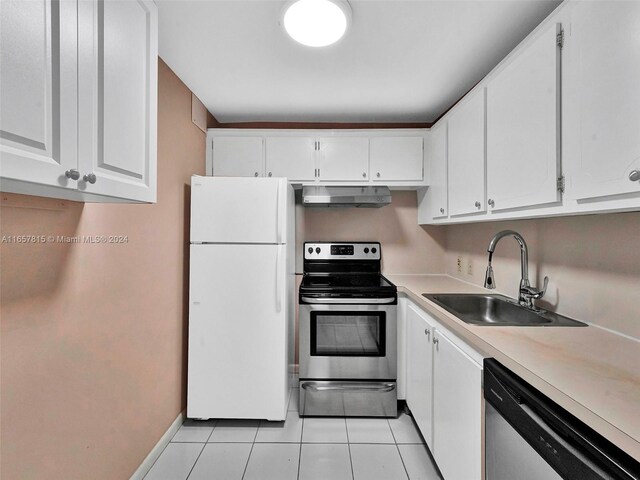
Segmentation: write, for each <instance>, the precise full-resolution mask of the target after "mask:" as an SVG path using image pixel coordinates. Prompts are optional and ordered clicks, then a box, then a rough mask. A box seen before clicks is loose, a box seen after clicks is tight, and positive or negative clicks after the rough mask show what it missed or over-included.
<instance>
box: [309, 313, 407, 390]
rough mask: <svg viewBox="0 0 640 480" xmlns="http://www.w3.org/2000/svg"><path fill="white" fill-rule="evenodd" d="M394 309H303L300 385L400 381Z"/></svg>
mask: <svg viewBox="0 0 640 480" xmlns="http://www.w3.org/2000/svg"><path fill="white" fill-rule="evenodd" d="M396 307H397V306H396V305H366V304H330V305H327V304H323V305H319V304H315V305H305V304H303V305H300V316H299V321H300V327H299V329H300V330H299V331H300V345H299V349H300V380H303V379H314V380H336V379H341V380H380V381H395V380H396V376H397V375H396V368H397V367H396V363H397V362H396V356H397V353H396V350H397V326H396Z"/></svg>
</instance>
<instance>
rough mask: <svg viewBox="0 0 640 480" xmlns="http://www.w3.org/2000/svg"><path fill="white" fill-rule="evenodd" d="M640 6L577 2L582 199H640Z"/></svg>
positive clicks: (574, 37) (578, 187)
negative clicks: (636, 177) (629, 196)
mask: <svg viewBox="0 0 640 480" xmlns="http://www.w3.org/2000/svg"><path fill="white" fill-rule="evenodd" d="M638 25H640V3H638V2H585V3H583V2H576V4H575V5H574V11H573V17H572V25H571V32H572V33H571V37H570V38H568V39H567V42H571V49H572V51H573V52H575V57H576V62H575V65H576V67H575V68H576V72H575V74H574V75H573V76H572V78H573V79H575V80H574V81H575V85H573V86H574V87H575V89H576V90H577V92H576V93H577V105H576V109H577V112H576V115H577V119H576V123H577V124H578V125H579V129H580V131H579V137H578V139H579V140H578V145H577V147H576V150H577V151H576V152H574V153H575V155H576V157H577V160H576V174H575V179H574V186H575V191H576V196H577V198H580V199H582V198H597V197H603V196H607V195H617V194H625V193H640V181H638V180H635V181H633V180H632V178H634V177H633V175H632V176H631V179H630V178H629V176H630V174H631V173H632V172H633V171H634V170H635V171H638V172H640V108H639V106H640V89H639V88H638V85H640V54H639V53H638Z"/></svg>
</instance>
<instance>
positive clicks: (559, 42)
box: [556, 30, 564, 48]
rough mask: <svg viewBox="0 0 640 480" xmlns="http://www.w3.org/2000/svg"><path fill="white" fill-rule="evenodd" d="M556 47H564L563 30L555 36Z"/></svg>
mask: <svg viewBox="0 0 640 480" xmlns="http://www.w3.org/2000/svg"><path fill="white" fill-rule="evenodd" d="M556 45H557V46H559V47H560V48H562V47H564V30H560V33H558V34H557V35H556Z"/></svg>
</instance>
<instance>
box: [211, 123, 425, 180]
mask: <svg viewBox="0 0 640 480" xmlns="http://www.w3.org/2000/svg"><path fill="white" fill-rule="evenodd" d="M424 135H425V131H424V130H419V129H407V130H402V131H395V130H364V129H363V130H339V129H337V130H306V129H297V130H295V129H287V130H285V129H282V130H267V129H265V130H259V129H226V128H225V129H215V128H211V129H209V131H208V133H207V139H208V142H207V144H208V148H207V160H206V172H207V175H220V176H243V177H244V176H256V172H258V175H257V176H261V175H265V176H272V177H285V178H287V179H288V180H289V181H290V182H292V183H298V184H303V185H313V184H325V185H340V184H344V183H345V182H349V184H353V185H374V184H378V183H384V184H389V185H393V186H395V187H409V188H415V187H418V186H425V185H426V182H425V180H424V178H423V175H422V171H423V165H424V160H423V158H424V156H423V152H422V144H423V138H424ZM261 141H262V143H261ZM374 172H375V173H374ZM378 175H379V176H378Z"/></svg>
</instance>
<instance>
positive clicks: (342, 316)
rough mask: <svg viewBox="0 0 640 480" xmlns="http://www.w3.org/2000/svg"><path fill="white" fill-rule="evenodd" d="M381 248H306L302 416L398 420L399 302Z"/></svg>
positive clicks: (302, 303) (301, 318) (302, 292)
mask: <svg viewBox="0 0 640 480" xmlns="http://www.w3.org/2000/svg"><path fill="white" fill-rule="evenodd" d="M380 258H381V252H380V244H379V243H376V242H367V243H362V242H360V243H357V242H353V243H326V242H323V243H305V244H304V277H303V280H302V283H301V285H300V310H299V313H300V315H299V322H300V328H299V332H300V334H299V335H300V337H299V340H300V409H299V411H300V414H301V415H318V416H372V417H374V416H375V417H395V416H397V392H396V379H397V373H396V371H397V366H396V365H397V359H396V357H397V325H396V317H397V314H396V309H397V304H398V296H397V290H396V287H395V285H393V284H392V283H390V282H389V281H388V280H387V279H386V278H384V277H383V276H382V275H381V273H380Z"/></svg>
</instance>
